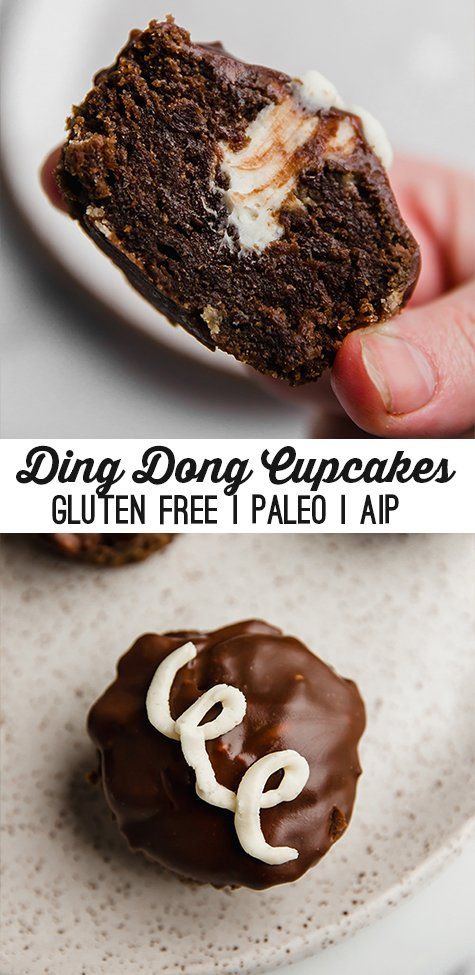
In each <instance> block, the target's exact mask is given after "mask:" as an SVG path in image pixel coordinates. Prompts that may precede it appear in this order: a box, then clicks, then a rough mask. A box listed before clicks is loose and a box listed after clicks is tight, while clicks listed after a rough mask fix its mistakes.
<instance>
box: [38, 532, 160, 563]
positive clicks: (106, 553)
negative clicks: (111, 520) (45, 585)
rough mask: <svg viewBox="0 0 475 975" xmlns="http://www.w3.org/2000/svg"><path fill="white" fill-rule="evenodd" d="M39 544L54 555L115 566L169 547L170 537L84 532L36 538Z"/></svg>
mask: <svg viewBox="0 0 475 975" xmlns="http://www.w3.org/2000/svg"><path fill="white" fill-rule="evenodd" d="M37 537H38V538H39V539H40V540H41V542H42V543H43V544H44V545H46V546H47V547H48V548H49V549H50V550H51V551H53V552H55V553H56V554H57V555H62V556H64V557H65V558H68V559H77V560H78V561H80V562H92V563H94V565H106V566H118V565H125V564H126V563H127V562H141V561H142V560H143V559H146V558H148V556H149V555H151V554H152V552H157V551H158V550H159V549H161V548H164V547H165V545H168V544H169V543H170V542H171V541H172V539H173V537H174V536H173V535H167V534H140V533H139V534H135V535H125V534H120V535H104V534H91V533H87V532H83V533H78V534H68V533H58V534H55V535H38V536H37Z"/></svg>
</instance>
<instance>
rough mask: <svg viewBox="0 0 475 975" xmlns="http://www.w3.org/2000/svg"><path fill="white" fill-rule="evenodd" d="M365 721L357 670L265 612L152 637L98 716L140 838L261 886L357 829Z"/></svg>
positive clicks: (120, 799) (122, 821)
mask: <svg viewBox="0 0 475 975" xmlns="http://www.w3.org/2000/svg"><path fill="white" fill-rule="evenodd" d="M205 717H207V720H206V721H205V722H204V719H205ZM364 725H365V714H364V706H363V703H362V700H361V698H360V695H359V693H358V690H357V688H356V686H355V684H354V683H353V682H352V681H349V680H345V679H343V678H341V677H339V676H338V675H337V674H336V673H335V672H334V671H333V670H332V669H331V668H330V667H328V666H327V665H326V664H325V663H323V661H321V660H320V659H319V658H318V657H316V656H315V655H314V654H313V653H312V652H311V651H310V650H308V649H307V647H305V646H304V645H303V644H302V643H300V642H299V641H298V640H296V639H295V638H293V637H287V636H284V635H283V634H282V632H281V631H280V630H278V629H276V628H275V627H273V626H269V625H268V624H267V623H263V622H260V621H254V620H252V621H247V622H243V623H236V624H234V625H231V626H227V627H223V628H222V629H219V630H215V631H214V632H211V633H202V632H197V631H186V632H179V633H168V634H165V635H163V636H158V635H155V634H148V635H146V636H142V637H141V638H140V639H139V640H137V642H136V643H135V644H134V645H133V646H132V648H131V649H130V650H129V651H128V653H126V654H125V656H124V657H122V659H121V660H120V662H119V665H118V674H117V678H116V680H115V681H114V683H113V684H112V685H111V686H110V687H109V688H108V690H106V692H105V693H104V694H103V695H102V697H101V698H100V699H99V700H98V701H97V702H96V704H95V705H94V706H93V708H92V709H91V712H90V714H89V720H88V730H89V734H90V736H91V738H92V741H93V742H94V744H95V745H96V747H97V750H98V754H99V777H100V780H101V782H102V788H103V791H104V795H105V798H106V800H107V802H108V804H109V806H110V809H111V811H112V813H113V815H114V817H115V819H116V820H117V824H118V827H119V829H120V831H121V832H122V833H123V835H124V837H125V838H126V840H127V841H128V843H129V846H130V847H131V849H132V850H139V851H141V852H142V853H144V854H145V855H146V856H147V857H148V858H150V859H151V860H153V861H155V862H157V863H159V864H161V865H162V866H163V867H166V868H167V869H169V870H171V871H173V872H175V873H177V874H179V875H180V876H182V877H185V878H189V879H192V880H195V881H199V882H205V883H210V884H213V885H215V886H218V887H221V886H231V887H240V886H245V887H251V888H255V889H261V888H266V887H271V886H274V885H276V884H282V883H287V882H290V881H294V880H297V879H298V878H299V877H301V876H302V874H304V873H305V872H306V871H307V870H308V869H309V867H311V866H313V865H314V864H316V863H317V862H318V861H319V860H320V859H321V858H322V857H323V856H324V854H325V853H326V852H327V851H328V850H329V849H330V847H331V846H332V845H333V844H334V843H335V841H336V840H338V839H339V838H340V836H341V835H342V834H343V833H344V831H345V830H346V828H347V826H348V823H349V821H350V817H351V813H352V809H353V803H354V798H355V790H356V783H357V779H358V776H359V775H360V772H361V769H360V765H359V761H358V753H357V746H358V741H359V739H360V737H361V735H362V733H363V730H364Z"/></svg>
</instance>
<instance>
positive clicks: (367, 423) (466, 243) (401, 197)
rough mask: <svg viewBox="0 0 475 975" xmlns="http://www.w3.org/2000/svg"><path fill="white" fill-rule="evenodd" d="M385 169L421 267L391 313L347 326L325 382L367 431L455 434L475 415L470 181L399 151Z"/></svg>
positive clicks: (474, 240) (474, 236)
mask: <svg viewBox="0 0 475 975" xmlns="http://www.w3.org/2000/svg"><path fill="white" fill-rule="evenodd" d="M390 175H391V183H392V185H393V188H394V191H395V194H396V198H397V200H398V203H399V206H400V209H401V212H402V215H403V217H404V218H405V220H406V221H407V223H408V225H409V227H410V229H411V230H412V231H413V233H414V236H415V238H416V240H417V241H418V242H419V244H420V247H421V253H422V271H421V277H420V280H419V283H418V285H417V288H416V291H415V294H414V297H413V300H412V301H411V303H410V305H409V306H408V308H407V309H405V310H404V311H403V312H402V313H401V314H400V315H398V316H396V317H395V318H393V319H392V320H391V321H389V322H386V323H385V324H384V325H380V326H378V327H377V328H369V329H360V330H358V331H356V332H352V333H351V334H350V335H348V336H347V338H346V339H345V341H344V342H343V344H342V346H341V348H340V350H339V352H338V354H337V357H336V360H335V363H334V366H333V370H332V376H331V386H332V389H333V391H334V393H335V394H336V396H337V398H338V400H339V402H340V403H341V405H342V406H343V407H344V409H345V411H346V413H347V414H348V416H349V417H351V419H352V420H353V421H354V423H356V424H357V425H358V426H359V427H361V428H362V429H363V430H365V431H367V432H368V433H370V434H373V435H376V436H379V437H451V436H457V435H460V434H463V433H464V432H466V431H467V430H468V429H469V428H470V427H471V426H472V425H473V423H474V421H475V182H474V181H473V180H472V179H471V178H470V177H469V176H466V175H463V174H461V173H457V172H454V171H453V170H450V169H446V168H444V167H442V166H437V165H432V164H428V163H424V162H419V161H415V160H408V159H400V160H398V161H397V163H396V164H395V166H394V169H393V170H392V172H391V174H390Z"/></svg>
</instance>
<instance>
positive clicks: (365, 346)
mask: <svg viewBox="0 0 475 975" xmlns="http://www.w3.org/2000/svg"><path fill="white" fill-rule="evenodd" d="M361 352H362V357H363V362H364V365H365V369H366V372H367V374H368V376H369V378H370V380H371V382H372V383H373V386H375V387H376V389H377V391H378V393H379V395H380V397H381V399H382V401H383V403H384V406H385V409H386V412H387V413H391V414H401V413H413V412H414V410H420V409H421V408H422V407H423V406H426V404H427V403H428V402H429V400H431V399H432V397H433V395H434V391H435V385H436V380H435V376H434V372H433V369H432V366H431V364H430V362H429V361H428V360H427V359H426V357H425V355H424V353H423V352H421V350H420V349H418V348H417V347H416V346H415V345H411V343H410V342H406V340H405V339H402V338H398V337H396V336H393V335H383V334H381V333H378V332H373V333H371V334H368V335H364V336H363V337H362V339H361Z"/></svg>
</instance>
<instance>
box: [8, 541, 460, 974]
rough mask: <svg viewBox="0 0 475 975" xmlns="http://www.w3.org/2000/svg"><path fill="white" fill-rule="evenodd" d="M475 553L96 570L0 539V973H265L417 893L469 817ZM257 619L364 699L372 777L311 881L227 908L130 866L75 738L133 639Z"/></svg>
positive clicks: (442, 548)
mask: <svg viewBox="0 0 475 975" xmlns="http://www.w3.org/2000/svg"><path fill="white" fill-rule="evenodd" d="M472 552H473V548H472V543H471V540H470V539H468V538H466V537H464V536H432V537H423V536H412V537H403V536H397V537H389V536H386V537H382V536H381V537H373V538H370V537H365V536H347V537H344V536H320V537H318V536H317V537H311V536H291V535H287V536H267V537H264V536H248V535H241V536H181V537H179V538H177V539H176V540H175V542H174V544H173V545H171V546H170V548H169V549H167V550H166V551H165V552H163V553H162V554H158V555H156V556H153V557H152V558H151V559H150V560H149V561H147V562H144V563H142V564H140V565H135V566H131V567H129V568H125V569H117V570H104V569H103V570H98V569H93V568H89V567H86V566H76V565H74V564H71V563H61V562H59V561H56V560H55V559H54V558H50V557H48V556H47V555H46V554H43V553H42V552H39V551H38V552H36V551H34V550H33V549H32V548H30V547H29V546H28V544H27V542H26V541H25V540H22V539H20V540H16V539H14V538H12V537H10V538H7V540H6V542H5V545H4V561H5V563H6V566H5V568H6V571H5V574H4V578H5V583H4V621H3V640H4V650H3V685H2V696H3V708H4V719H5V723H4V731H5V744H4V748H3V752H2V754H3V764H4V774H3V783H4V790H5V797H4V810H3V823H4V829H5V834H4V847H3V865H4V879H3V885H2V892H3V901H4V903H3V943H4V960H3V966H4V967H3V968H2V972H6V973H8V975H44V973H46V972H47V973H48V975H63V973H65V972H67V973H69V972H71V973H77V975H79V973H86V972H87V975H120V973H121V972H124V975H125V973H126V975H139V973H142V972H146V973H148V975H150V973H151V972H153V973H154V975H176V973H178V972H184V973H186V975H212V973H214V972H219V973H220V975H224V973H229V975H231V973H237V972H241V971H242V972H262V971H268V970H270V969H271V968H273V967H275V966H278V965H280V964H283V963H284V962H286V961H289V960H296V959H298V958H300V957H303V956H306V955H311V954H313V953H315V952H317V951H319V950H320V949H321V948H323V947H327V946H328V945H330V944H332V943H334V942H336V941H338V940H340V939H342V938H344V937H346V936H348V935H349V934H350V933H351V932H353V931H355V930H356V929H357V928H358V927H360V926H361V925H363V924H365V923H368V922H370V921H372V920H374V919H375V918H377V917H378V916H380V915H381V914H382V913H383V912H384V911H385V910H387V909H388V907H389V906H390V905H393V904H396V903H397V902H399V901H400V900H401V898H403V897H406V896H407V895H408V894H410V893H411V892H412V891H413V890H414V889H415V887H416V885H417V884H418V883H420V882H421V880H422V879H425V878H427V877H428V876H429V875H430V874H431V873H432V872H433V871H434V870H435V869H436V867H437V866H438V865H440V864H441V863H442V862H443V861H444V860H445V859H446V858H447V856H448V855H449V854H450V853H451V852H453V851H454V850H456V849H459V848H460V847H461V845H462V843H463V842H464V838H465V837H466V836H467V835H468V833H469V831H470V829H471V823H472V822H473V816H474V812H475V809H474V806H475V800H474V789H473V778H474V735H473V718H472V717H471V703H472V700H473V686H474V676H475V654H474V653H473V639H472V629H471V619H470V613H469V607H470V606H471V605H472V604H473V600H472V601H471V599H470V596H471V593H470V587H469V582H468V580H469V579H470V577H471V575H472V574H473V573H472V570H473V555H472ZM253 615H258V616H262V617H264V618H267V619H269V621H271V622H273V623H276V624H277V625H279V626H281V627H283V628H284V629H285V630H287V631H288V632H290V633H293V634H295V635H297V636H299V637H301V638H302V639H303V640H304V641H306V642H307V643H308V644H309V645H310V646H312V647H313V648H314V649H315V650H316V651H318V652H319V653H320V654H321V655H322V656H323V657H324V658H325V659H326V660H328V661H329V662H331V663H332V664H333V665H334V666H335V667H336V668H337V670H338V671H340V673H342V674H344V675H347V676H351V677H354V678H355V679H356V680H357V682H358V684H359V687H360V689H361V691H362V694H363V696H364V698H365V700H366V703H367V711H368V730H367V733H366V735H365V736H364V738H363V743H362V748H361V758H362V764H363V768H364V774H363V776H362V778H361V780H360V786H359V794H358V796H357V802H356V806H355V812H354V817H353V821H352V823H351V826H350V829H349V830H348V833H347V834H346V835H345V836H344V837H343V838H342V840H341V841H340V842H339V843H337V844H336V846H335V847H334V848H333V850H332V851H331V852H330V854H329V855H328V856H327V857H326V858H325V860H324V861H323V862H322V863H321V864H320V865H319V866H318V867H317V868H315V869H314V870H313V871H311V872H310V873H308V874H307V876H306V877H305V878H303V879H302V880H301V881H300V882H298V883H297V884H295V885H293V886H291V887H283V888H280V889H274V890H271V891H268V892H264V893H255V892H250V891H246V890H240V891H235V892H231V891H227V892H224V891H217V890H214V889H211V888H207V887H200V886H196V885H193V884H185V883H182V882H180V881H179V880H177V879H176V878H174V877H173V876H171V875H169V874H167V873H165V872H163V871H162V870H160V869H157V868H155V867H154V866H153V865H151V864H149V863H147V862H145V860H143V859H142V858H141V857H140V856H134V855H133V854H131V853H129V852H128V850H127V848H126V846H125V844H124V842H123V841H122V839H121V837H120V836H119V835H118V833H117V831H116V828H115V826H114V824H113V822H111V819H110V815H109V814H108V811H107V809H106V806H105V803H104V800H103V798H102V796H101V793H100V790H99V789H97V788H94V787H93V786H91V785H90V784H89V783H88V782H87V781H86V774H87V772H88V771H89V770H90V769H91V768H92V767H93V765H94V761H95V758H94V751H93V748H92V746H91V745H90V743H89V741H88V739H87V736H86V734H85V730H84V725H85V719H86V714H87V710H88V708H89V705H90V704H91V703H92V702H93V701H94V699H95V698H96V697H97V695H98V694H99V693H100V692H101V690H102V689H103V687H105V686H106V685H107V684H108V683H109V682H110V680H111V678H112V676H113V673H114V668H115V663H116V659H117V657H118V656H119V655H120V654H121V653H122V652H123V651H124V650H125V649H126V648H127V647H128V645H129V644H130V643H131V642H132V640H133V639H134V638H135V637H136V636H137V635H138V634H139V633H141V632H143V631H145V630H157V631H160V630H167V629H176V628H179V627H187V626H191V627H203V628H208V627H215V626H220V625H222V624H224V623H226V622H228V621H230V620H236V619H240V618H243V617H248V616H253ZM197 842H199V838H198V837H197Z"/></svg>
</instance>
